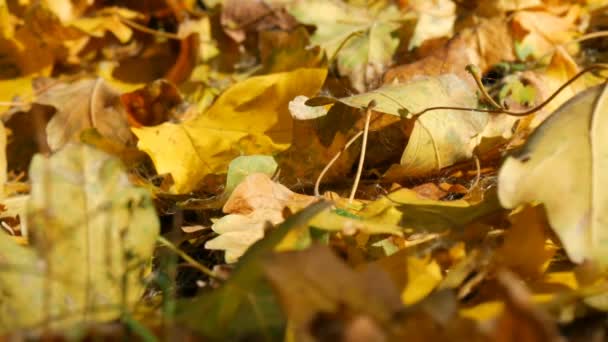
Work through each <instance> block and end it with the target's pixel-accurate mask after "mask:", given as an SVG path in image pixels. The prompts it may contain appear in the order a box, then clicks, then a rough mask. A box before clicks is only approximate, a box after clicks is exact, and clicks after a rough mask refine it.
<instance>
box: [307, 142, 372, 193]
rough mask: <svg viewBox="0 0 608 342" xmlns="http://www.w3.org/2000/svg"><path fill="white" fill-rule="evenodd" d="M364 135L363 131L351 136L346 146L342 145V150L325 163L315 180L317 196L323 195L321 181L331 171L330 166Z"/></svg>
mask: <svg viewBox="0 0 608 342" xmlns="http://www.w3.org/2000/svg"><path fill="white" fill-rule="evenodd" d="M362 135H363V131H359V132H357V134H355V136H353V137H352V138H350V140H349V141H347V142H346V144H345V145H344V147H342V149H341V150H340V151H338V153H336V155H335V156H334V157H333V158H332V159H331V160H330V161H329V163H327V165H325V168H323V170H322V171H321V173H320V174H319V177H317V181H316V182H315V196H317V197H318V196H321V195H320V194H319V187H320V186H321V181H322V180H323V177H325V174H326V173H327V171H329V168H331V166H332V165H333V164H334V163H335V162H336V160H338V158H340V156H341V155H342V153H344V151H346V149H347V148H349V147H350V145H352V144H353V143H354V142H355V141H357V139H359V137H360V136H362Z"/></svg>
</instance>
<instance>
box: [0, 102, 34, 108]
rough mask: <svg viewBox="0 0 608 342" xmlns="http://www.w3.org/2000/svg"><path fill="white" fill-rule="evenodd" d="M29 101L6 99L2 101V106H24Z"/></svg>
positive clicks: (0, 105) (0, 103)
mask: <svg viewBox="0 0 608 342" xmlns="http://www.w3.org/2000/svg"><path fill="white" fill-rule="evenodd" d="M27 105H28V103H26V102H5V101H0V107H13V106H15V107H23V106H27Z"/></svg>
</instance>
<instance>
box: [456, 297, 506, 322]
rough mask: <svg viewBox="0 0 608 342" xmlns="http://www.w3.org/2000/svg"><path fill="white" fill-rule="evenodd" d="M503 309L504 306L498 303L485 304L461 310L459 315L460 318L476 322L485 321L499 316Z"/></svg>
mask: <svg viewBox="0 0 608 342" xmlns="http://www.w3.org/2000/svg"><path fill="white" fill-rule="evenodd" d="M504 308H505V304H504V303H503V302H499V301H491V302H485V303H481V304H477V305H475V306H472V307H470V308H462V309H460V310H459V314H460V316H462V317H466V318H470V319H474V320H476V321H487V320H490V319H494V318H496V317H498V315H500V314H501V313H502V312H503V310H504Z"/></svg>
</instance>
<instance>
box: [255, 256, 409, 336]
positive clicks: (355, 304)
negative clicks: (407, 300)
mask: <svg viewBox="0 0 608 342" xmlns="http://www.w3.org/2000/svg"><path fill="white" fill-rule="evenodd" d="M264 271H265V274H266V277H267V278H268V279H269V281H270V283H271V284H272V286H273V288H274V289H275V291H276V292H277V295H278V297H279V300H280V302H281V306H282V307H283V310H284V311H285V313H286V316H287V318H288V319H289V320H290V321H291V322H292V323H293V324H294V325H295V335H296V337H297V339H298V340H311V339H312V338H313V336H315V334H316V333H317V332H316V331H314V330H313V331H311V327H313V326H314V324H313V321H314V320H318V319H320V318H321V317H326V318H327V319H331V320H336V321H338V322H340V321H344V323H346V322H348V321H349V320H350V319H351V317H353V316H354V317H357V316H358V315H362V316H365V317H369V318H370V319H371V320H372V321H374V322H375V323H376V324H378V325H379V326H381V327H382V326H387V325H388V324H389V323H390V320H391V317H392V315H394V314H395V313H396V312H397V310H399V308H400V306H401V305H400V301H399V294H398V292H397V289H396V288H395V287H394V286H393V284H392V283H391V281H390V279H389V278H388V276H387V275H386V273H384V272H383V271H382V269H380V268H378V267H373V266H371V267H367V268H366V269H365V270H364V271H363V272H361V273H357V272H355V271H354V270H352V269H349V268H348V266H346V265H345V264H344V263H343V262H342V261H341V260H340V259H338V258H337V257H336V256H335V255H333V254H332V252H331V251H330V250H329V248H327V247H325V246H321V245H316V246H313V247H311V248H309V249H307V250H305V251H301V252H285V253H280V254H276V255H275V256H274V257H273V258H272V259H269V260H267V261H266V262H265V263H264ZM322 315H323V316H322ZM321 323H322V324H329V322H321ZM340 325H342V324H340Z"/></svg>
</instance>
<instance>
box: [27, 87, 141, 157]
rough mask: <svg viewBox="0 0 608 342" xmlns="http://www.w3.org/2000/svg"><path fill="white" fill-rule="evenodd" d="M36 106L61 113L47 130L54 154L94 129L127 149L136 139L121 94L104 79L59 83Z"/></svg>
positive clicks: (39, 96) (40, 96) (38, 98)
mask: <svg viewBox="0 0 608 342" xmlns="http://www.w3.org/2000/svg"><path fill="white" fill-rule="evenodd" d="M36 103H40V104H44V105H48V106H53V107H55V108H56V109H57V112H56V113H55V115H54V116H53V118H51V120H50V121H49V123H48V125H47V127H46V134H47V140H48V144H49V147H50V148H51V149H52V150H57V149H59V148H61V147H63V146H64V145H65V144H67V143H68V142H70V141H77V140H78V139H79V137H80V133H82V131H84V130H85V129H87V128H91V127H94V128H96V129H97V130H98V131H99V133H101V134H102V135H103V136H105V137H107V138H110V139H113V140H115V141H117V142H120V143H122V144H124V145H128V144H129V142H130V141H132V139H133V136H132V135H131V132H130V131H129V125H128V123H127V117H126V113H125V111H124V108H123V107H122V105H121V103H120V97H119V95H118V93H116V92H115V91H114V90H113V89H112V88H110V87H109V86H108V85H106V84H105V82H104V80H103V79H101V78H98V79H95V80H81V81H77V82H75V83H72V84H65V83H57V84H55V85H53V86H51V87H50V88H48V89H46V90H45V91H44V92H43V93H41V94H40V95H38V97H37V98H36Z"/></svg>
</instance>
